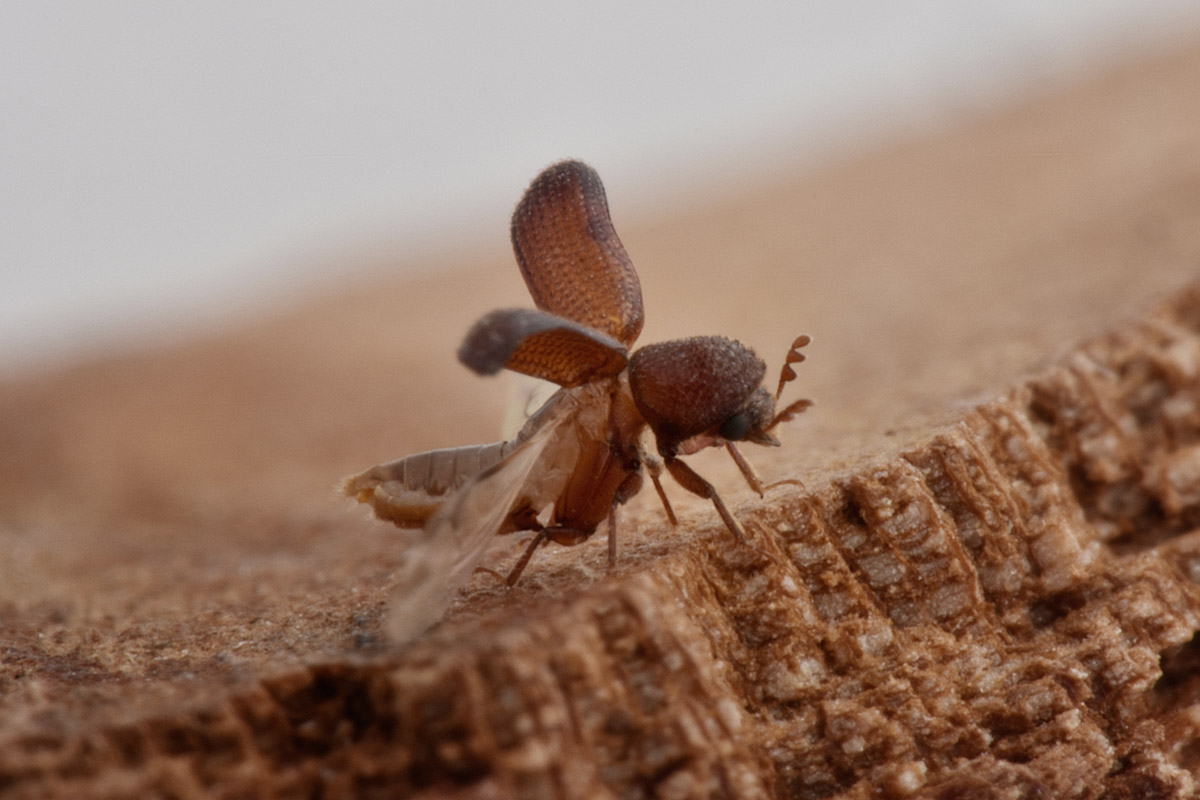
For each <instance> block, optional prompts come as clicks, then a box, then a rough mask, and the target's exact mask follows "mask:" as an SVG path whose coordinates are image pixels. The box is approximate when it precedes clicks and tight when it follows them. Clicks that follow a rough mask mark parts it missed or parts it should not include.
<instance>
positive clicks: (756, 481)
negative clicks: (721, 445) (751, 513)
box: [725, 442, 763, 497]
mask: <svg viewBox="0 0 1200 800" xmlns="http://www.w3.org/2000/svg"><path fill="white" fill-rule="evenodd" d="M725 449H726V450H728V451H729V455H731V456H733V462H734V463H735V464H737V465H738V469H740V470H741V471H742V476H743V477H745V479H746V483H748V484H750V488H751V489H753V490H754V491H756V492H758V496H759V497H762V496H763V482H762V478H760V477H758V473H757V472H755V471H754V466H753V465H752V464H751V463H750V462H749V461H747V460H746V457H745V456H743V455H742V451H741V450H738V449H737V447H735V446H734V444H733V442H726V443H725Z"/></svg>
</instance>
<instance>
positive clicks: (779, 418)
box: [767, 399, 813, 431]
mask: <svg viewBox="0 0 1200 800" xmlns="http://www.w3.org/2000/svg"><path fill="white" fill-rule="evenodd" d="M812 404H813V401H812V400H807V399H805V400H797V401H796V402H794V403H792V404H791V405H789V406H788V407H787V408H785V409H784V410H783V411H780V412H779V413H778V414H776V415H775V419H773V420H771V424H770V425H768V426H767V430H768V431H770V430H773V429H774V428H775V426H777V425H779V424H780V423H782V422H787V421H788V420H789V419H791V418H792V417H794V416H796V415H797V414H800V413H803V412H804V411H806V410H807V409H808V408H809V407H810V406H811V405H812Z"/></svg>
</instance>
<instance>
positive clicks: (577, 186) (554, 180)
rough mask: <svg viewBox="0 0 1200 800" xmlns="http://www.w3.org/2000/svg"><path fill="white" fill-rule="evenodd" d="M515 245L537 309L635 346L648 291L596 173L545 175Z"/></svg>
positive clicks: (519, 215)
mask: <svg viewBox="0 0 1200 800" xmlns="http://www.w3.org/2000/svg"><path fill="white" fill-rule="evenodd" d="M512 242H513V251H514V252H515V253H516V256H517V262H518V263H519V264H520V265H521V274H522V275H523V276H524V277H525V284H526V285H527V286H528V287H529V293H530V294H531V295H532V296H533V301H534V303H536V304H537V307H538V308H540V309H542V310H543V311H549V312H551V313H553V314H557V315H558V316H560V317H566V318H567V319H569V320H574V321H575V322H578V323H580V324H581V325H585V326H587V327H589V328H593V329H595V330H597V331H601V332H603V333H606V334H608V335H609V336H611V337H613V338H614V339H616V340H617V341H619V342H621V343H622V344H624V345H626V346H628V345H631V344H633V342H634V341H635V340H636V339H637V337H638V334H639V333H641V330H642V322H643V320H644V313H643V308H642V288H641V284H640V283H638V277H637V272H636V271H635V270H634V268H633V262H632V261H631V260H630V258H629V255H628V254H627V253H626V252H625V246H624V245H622V244H621V240H620V239H619V238H618V237H617V232H616V230H615V229H614V228H613V224H612V219H611V217H610V216H609V213H608V201H607V199H606V198H605V196H604V184H602V183H601V182H600V176H599V175H597V174H596V171H595V170H593V169H592V168H591V167H589V166H588V165H587V164H584V163H582V162H579V161H563V162H561V163H559V164H555V165H554V166H551V167H548V168H547V169H545V170H543V171H542V173H541V174H540V175H538V176H537V177H536V178H534V180H533V183H532V184H530V186H529V189H528V190H526V192H525V196H524V197H523V198H522V199H521V202H520V203H519V204H518V205H517V209H516V211H514V212H513V218H512Z"/></svg>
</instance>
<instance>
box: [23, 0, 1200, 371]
mask: <svg viewBox="0 0 1200 800" xmlns="http://www.w3.org/2000/svg"><path fill="white" fill-rule="evenodd" d="M1197 31H1200V3H1196V2H1195V0H1009V2H1006V3H995V2H991V1H990V0H988V1H986V2H985V1H983V0H969V1H965V0H924V1H919V2H907V3H893V2H889V0H850V1H849V2H842V3H836V4H834V3H819V2H788V3H783V2H780V3H743V4H739V7H738V8H737V10H736V11H735V10H733V9H732V8H730V7H727V6H726V5H725V4H696V3H691V2H689V3H684V2H662V3H656V4H646V3H642V2H627V1H626V0H609V2H606V3H603V4H594V3H593V4H587V5H583V4H579V5H575V4H562V3H550V2H532V1H529V0H525V1H524V2H510V3H504V4H486V5H485V4H482V3H480V4H475V5H471V6H469V7H468V6H467V5H466V4H450V3H435V2H429V3H419V2H391V3H353V4H344V3H327V2H295V1H292V2H286V3H285V2H259V3H254V4H241V3H202V4H161V3H149V2H120V1H119V0H114V1H113V2H108V3H103V4H91V3H83V2H75V3H70V2H12V1H8V0H5V1H3V2H0V108H2V109H3V114H2V116H0V369H3V370H10V369H19V368H22V367H25V366H29V365H34V364H39V363H43V364H44V363H53V362H54V361H56V360H59V359H62V358H64V357H77V356H79V355H84V354H87V353H90V352H95V351H97V350H98V349H104V348H110V347H114V346H120V345H122V344H125V343H128V342H131V341H145V340H147V338H151V339H153V338H155V337H170V336H178V335H181V334H186V333H187V332H191V331H195V330H203V329H209V328H213V327H219V326H222V325H226V324H228V323H229V322H230V321H232V320H235V319H237V318H238V317H239V315H243V314H246V313H247V312H248V311H249V310H251V309H254V308H258V307H261V305H262V304H264V303H275V304H278V303H286V302H289V301H291V300H294V299H296V298H297V297H299V296H300V295H302V294H304V293H311V292H315V291H320V289H321V287H323V286H328V285H333V284H335V283H337V282H338V281H342V280H347V279H348V278H352V277H353V271H354V270H355V269H359V268H361V267H360V266H357V265H361V264H362V263H365V261H367V260H369V259H370V257H378V254H388V253H395V254H403V258H402V259H398V260H401V261H402V262H403V264H405V265H407V266H406V267H405V268H409V269H419V268H420V265H421V262H422V259H421V255H422V254H423V253H431V252H434V251H436V250H438V249H445V248H446V247H457V246H460V245H461V246H466V245H469V244H470V243H471V242H472V241H475V240H476V237H479V236H482V235H486V236H489V237H491V236H496V235H503V234H504V233H505V231H506V222H507V219H508V215H509V213H510V211H511V208H512V206H513V204H514V203H515V202H516V200H517V198H518V197H519V195H520V192H521V191H522V190H523V188H524V187H525V185H526V184H527V183H528V181H529V180H530V178H531V177H532V176H533V175H534V174H535V173H536V172H537V171H538V170H539V169H540V168H542V167H543V166H545V165H546V164H548V163H550V162H552V161H554V160H557V159H559V158H562V157H567V156H575V157H581V158H584V159H586V160H588V161H590V162H591V163H593V164H594V165H595V166H596V167H597V168H598V169H599V170H600V172H601V174H602V175H603V176H604V179H605V182H606V184H607V185H608V186H609V191H610V194H612V193H613V192H614V191H616V188H615V187H619V191H620V192H621V197H622V201H621V202H622V215H623V216H632V215H634V214H638V213H640V212H643V211H646V210H648V209H652V208H654V207H655V206H656V204H661V203H663V202H666V201H670V202H673V203H688V202H700V201H701V199H702V198H703V197H704V196H705V195H706V194H708V193H711V191H712V190H713V188H714V187H718V186H737V185H749V184H751V183H753V182H761V181H764V180H770V179H771V177H772V172H773V170H774V169H779V168H780V167H779V166H778V165H785V166H786V168H788V169H796V168H797V165H804V164H807V165H812V166H813V167H814V168H816V167H819V166H820V165H821V164H822V163H826V162H830V161H834V160H838V159H842V158H846V157H849V156H851V155H853V154H855V153H856V152H861V151H862V150H864V149H868V148H870V147H872V146H874V145H876V144H878V143H880V142H882V141H885V140H888V139H892V138H895V137H898V136H906V135H915V134H917V133H920V132H922V131H927V130H929V129H931V128H936V127H938V126H942V125H946V124H947V123H948V122H950V121H954V120H960V119H962V118H964V117H967V116H970V115H978V114H981V113H986V112H988V111H989V110H990V109H993V108H997V107H1000V106H1002V105H1004V104H1006V103H1008V102H1013V101H1015V100H1016V99H1018V98H1021V97H1025V96H1028V95H1030V94H1032V93H1039V92H1047V91H1051V90H1053V89H1054V88H1056V87H1058V86H1060V85H1062V84H1063V83H1066V82H1069V81H1071V80H1074V79H1078V78H1081V77H1083V76H1085V75H1087V74H1089V73H1092V72H1096V71H1099V70H1103V69H1104V68H1105V67H1106V66H1108V65H1111V64H1115V63H1118V62H1120V61H1123V60H1128V59H1130V58H1134V57H1136V56H1137V55H1138V54H1139V53H1140V52H1147V51H1150V50H1153V49H1162V48H1164V47H1169V46H1170V45H1171V43H1172V41H1173V40H1176V39H1181V38H1182V37H1186V36H1193V35H1195V33H1196V32H1197ZM1180 102H1195V98H1192V99H1190V100H1189V99H1187V98H1180Z"/></svg>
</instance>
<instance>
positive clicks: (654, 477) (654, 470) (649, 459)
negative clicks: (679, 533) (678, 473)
mask: <svg viewBox="0 0 1200 800" xmlns="http://www.w3.org/2000/svg"><path fill="white" fill-rule="evenodd" d="M642 461H644V462H645V464H646V472H649V473H650V480H651V481H652V482H653V483H654V491H656V492H658V499H659V500H661V501H662V504H663V508H664V509H666V511H667V519H668V520H670V521H671V524H672V525H678V524H679V520H677V519H675V509H673V508H671V501H670V500H668V499H667V493H666V492H664V491H663V487H662V481H660V480H659V479H658V476H659V475H662V471H663V465H662V462H661V461H659V460H658V459H657V458H655V457H654V456H652V455H650V454H649V453H643V454H642Z"/></svg>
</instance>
